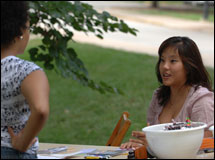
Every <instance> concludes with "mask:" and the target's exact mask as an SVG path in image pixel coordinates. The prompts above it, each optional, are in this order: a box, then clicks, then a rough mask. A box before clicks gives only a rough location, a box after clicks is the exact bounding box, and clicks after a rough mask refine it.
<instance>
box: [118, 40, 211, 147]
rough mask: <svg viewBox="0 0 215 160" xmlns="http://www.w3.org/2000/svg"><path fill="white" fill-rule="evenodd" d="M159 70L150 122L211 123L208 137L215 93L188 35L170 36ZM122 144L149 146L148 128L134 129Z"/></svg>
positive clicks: (196, 48) (161, 56)
mask: <svg viewBox="0 0 215 160" xmlns="http://www.w3.org/2000/svg"><path fill="white" fill-rule="evenodd" d="M158 54H159V59H158V63H157V65H156V74H157V78H158V81H159V82H160V84H161V85H160V87H159V88H158V89H157V90H155V92H154V94H153V97H152V101H151V104H150V107H149V109H148V114H147V123H148V124H150V125H155V124H160V123H170V122H172V120H174V121H176V122H185V121H186V118H187V117H189V118H190V120H191V121H194V122H204V123H206V124H207V127H206V128H205V132H204V137H210V136H212V133H211V132H210V131H209V130H208V128H209V127H210V126H212V125H214V93H213V91H212V87H211V80H210V78H209V74H208V72H207V71H206V69H205V67H204V65H203V62H202V58H201V54H200V52H199V49H198V47H197V45H196V44H195V42H194V41H193V40H191V39H190V38H188V37H170V38H168V39H167V40H165V41H164V42H163V43H162V44H161V46H160V48H159V51H158ZM132 136H133V137H136V138H138V139H130V141H129V142H127V143H125V144H122V145H121V148H131V147H133V148H135V147H140V146H141V145H146V146H147V141H146V137H145V134H144V132H141V131H133V132H132Z"/></svg>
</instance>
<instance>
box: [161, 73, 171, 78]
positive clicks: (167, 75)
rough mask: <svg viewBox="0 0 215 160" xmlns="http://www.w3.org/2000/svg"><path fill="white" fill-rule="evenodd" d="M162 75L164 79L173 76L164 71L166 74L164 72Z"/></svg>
mask: <svg viewBox="0 0 215 160" xmlns="http://www.w3.org/2000/svg"><path fill="white" fill-rule="evenodd" d="M162 77H163V79H168V78H170V77H171V74H168V73H164V74H162Z"/></svg>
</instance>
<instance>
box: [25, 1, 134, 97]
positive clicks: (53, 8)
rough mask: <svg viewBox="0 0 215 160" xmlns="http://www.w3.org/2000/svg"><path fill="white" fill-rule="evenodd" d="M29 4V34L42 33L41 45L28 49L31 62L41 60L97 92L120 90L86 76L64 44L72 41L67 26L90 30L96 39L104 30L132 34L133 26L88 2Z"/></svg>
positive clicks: (73, 53) (50, 67) (70, 32)
mask: <svg viewBox="0 0 215 160" xmlns="http://www.w3.org/2000/svg"><path fill="white" fill-rule="evenodd" d="M29 6H30V19H31V26H32V27H33V34H35V35H42V45H40V46H37V47H34V48H31V49H30V50H29V53H30V58H31V60H32V61H42V62H43V64H44V67H45V68H46V69H49V70H52V69H55V70H56V71H57V73H60V74H61V75H62V76H63V77H65V78H69V77H72V78H73V79H74V80H77V81H78V82H80V83H81V84H83V85H84V86H88V87H90V88H92V89H94V90H97V91H99V92H100V93H106V92H112V93H120V94H122V93H123V92H122V91H121V90H120V89H117V88H114V87H111V86H110V85H108V84H106V83H105V82H99V83H95V82H94V81H93V80H92V79H90V77H89V74H88V71H87V69H86V68H85V66H84V63H83V62H82V61H81V59H79V58H78V56H77V53H76V51H75V50H74V49H73V48H70V47H68V42H69V41H70V40H73V32H72V31H71V29H69V27H72V28H73V29H74V30H77V31H80V32H85V33H88V32H92V33H94V34H95V35H96V36H97V37H98V38H100V39H103V33H104V32H108V31H110V32H117V31H119V32H123V33H130V34H132V35H135V36H136V32H137V30H136V29H135V28H130V27H129V26H128V25H127V24H126V23H125V22H124V21H123V20H120V19H118V18H117V17H114V16H112V15H110V14H109V13H108V12H106V11H104V12H102V13H98V12H97V11H96V10H94V9H93V7H92V6H91V5H89V4H86V3H81V2H79V1H73V2H68V1H50V2H48V1H30V2H29Z"/></svg>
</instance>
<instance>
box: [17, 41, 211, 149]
mask: <svg viewBox="0 0 215 160" xmlns="http://www.w3.org/2000/svg"><path fill="white" fill-rule="evenodd" d="M40 43H41V42H40V40H31V41H30V43H29V45H28V48H27V49H26V52H25V54H23V55H21V56H20V57H21V58H24V59H27V60H28V59H29V55H28V53H27V51H28V49H29V48H31V47H32V46H36V45H39V44H40ZM70 45H71V46H72V47H74V49H75V50H76V52H77V53H78V56H79V57H80V58H81V59H82V60H83V62H84V63H85V65H86V67H87V68H88V71H89V74H90V76H91V78H92V79H94V80H96V82H98V81H105V82H107V83H109V84H110V85H112V86H114V87H117V88H120V89H122V90H123V91H124V93H125V95H124V96H122V95H116V94H109V93H108V94H105V95H103V94H100V93H98V92H96V91H93V90H91V89H90V88H87V87H83V86H82V85H80V84H79V83H78V82H76V81H74V80H73V79H64V78H62V77H60V76H59V75H57V74H56V72H55V71H47V70H45V72H46V74H47V76H48V79H49V83H50V88H51V91H50V117H49V120H48V122H47V124H46V125H45V127H44V129H43V130H42V132H41V133H40V134H39V139H40V142H52V143H66V144H67V143H71V144H89V145H105V144H106V142H107V140H108V138H109V137H110V135H111V133H112V131H113V129H114V127H115V125H116V123H117V121H118V120H119V117H120V115H121V113H122V112H123V111H128V112H129V113H130V120H131V121H132V125H131V127H130V128H129V130H128V132H127V134H126V137H125V138H124V142H125V141H127V140H128V139H129V137H130V135H131V131H132V130H141V128H143V127H144V126H145V125H146V112H147V108H148V106H149V103H150V100H151V97H152V94H153V90H155V89H156V88H157V87H158V82H157V78H156V75H155V65H156V62H157V57H153V56H149V55H145V54H136V53H131V52H126V51H121V50H114V49H109V48H102V47H99V46H94V45H89V44H74V43H70ZM37 64H38V65H40V66H41V67H43V66H42V65H41V64H40V63H37ZM208 71H209V72H210V75H211V76H212V78H213V77H214V70H213V69H208ZM213 82H214V80H213Z"/></svg>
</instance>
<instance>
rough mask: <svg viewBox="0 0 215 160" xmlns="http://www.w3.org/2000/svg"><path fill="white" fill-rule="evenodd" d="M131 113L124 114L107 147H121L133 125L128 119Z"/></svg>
mask: <svg viewBox="0 0 215 160" xmlns="http://www.w3.org/2000/svg"><path fill="white" fill-rule="evenodd" d="M128 116H129V113H128V112H123V113H122V115H121V117H120V119H119V121H118V123H117V124H116V127H115V128H114V130H113V132H112V134H111V136H110V138H109V140H108V142H107V144H106V146H120V144H121V142H122V140H123V138H124V136H125V134H126V132H127V130H128V128H129V127H130V125H131V121H130V120H129V119H128Z"/></svg>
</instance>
